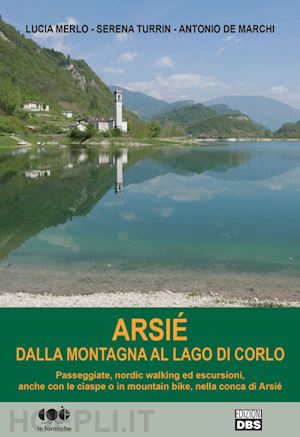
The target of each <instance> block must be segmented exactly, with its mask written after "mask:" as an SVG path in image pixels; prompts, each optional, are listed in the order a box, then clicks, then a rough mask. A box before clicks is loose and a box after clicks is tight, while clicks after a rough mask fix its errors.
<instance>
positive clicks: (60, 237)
mask: <svg viewBox="0 0 300 437" xmlns="http://www.w3.org/2000/svg"><path fill="white" fill-rule="evenodd" d="M38 238H39V239H40V240H42V241H46V242H47V243H48V244H51V245H52V246H59V247H62V248H64V249H67V250H69V251H70V252H77V251H78V250H79V246H78V244H76V243H75V241H74V240H73V238H72V237H70V236H69V235H66V234H58V233H57V234H47V233H42V234H40V235H38Z"/></svg>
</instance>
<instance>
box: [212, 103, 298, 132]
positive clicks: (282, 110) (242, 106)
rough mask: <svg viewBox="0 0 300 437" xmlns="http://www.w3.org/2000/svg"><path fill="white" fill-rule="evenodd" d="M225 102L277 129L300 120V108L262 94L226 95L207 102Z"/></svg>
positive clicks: (262, 123)
mask: <svg viewBox="0 0 300 437" xmlns="http://www.w3.org/2000/svg"><path fill="white" fill-rule="evenodd" d="M220 104H225V105H227V106H229V107H230V108H232V109H236V110H238V111H241V112H242V113H244V114H246V115H248V117H250V118H251V119H252V120H254V121H255V122H256V123H259V124H261V125H263V126H265V127H267V128H268V129H271V130H277V129H279V128H280V126H282V124H284V123H286V122H295V121H298V120H300V110H299V109H296V108H293V107H292V106H289V105H287V104H285V103H282V102H279V101H278V100H274V99H269V98H267V97H261V96H224V97H218V98H216V99H211V100H208V101H207V102H205V105H207V106H213V105H220Z"/></svg>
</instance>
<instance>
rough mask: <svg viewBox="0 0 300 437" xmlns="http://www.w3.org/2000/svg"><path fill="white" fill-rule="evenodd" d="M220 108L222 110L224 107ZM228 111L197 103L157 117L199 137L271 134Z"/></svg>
mask: <svg viewBox="0 0 300 437" xmlns="http://www.w3.org/2000/svg"><path fill="white" fill-rule="evenodd" d="M218 109H219V110H220V108H218ZM221 109H222V110H223V111H224V108H221ZM228 109H229V108H228ZM229 112H230V113H229V114H225V113H224V114H219V113H218V112H217V111H215V110H214V109H212V108H208V107H206V106H204V105H202V104H200V103H199V104H196V105H189V106H185V107H183V108H179V109H176V110H174V111H170V112H166V113H164V114H161V115H160V116H159V117H157V119H158V121H159V122H160V123H161V124H162V126H165V125H167V124H170V123H172V124H174V125H176V126H177V127H180V128H182V129H183V130H184V131H185V133H186V134H192V135H193V136H197V137H201V138H216V139H217V138H231V137H235V138H247V137H251V138H259V137H269V136H270V135H271V133H270V132H269V131H268V130H267V129H265V128H263V127H261V126H259V125H257V124H256V123H254V122H253V121H252V120H250V119H249V118H248V117H247V116H246V115H244V114H241V113H237V114H236V113H231V110H229Z"/></svg>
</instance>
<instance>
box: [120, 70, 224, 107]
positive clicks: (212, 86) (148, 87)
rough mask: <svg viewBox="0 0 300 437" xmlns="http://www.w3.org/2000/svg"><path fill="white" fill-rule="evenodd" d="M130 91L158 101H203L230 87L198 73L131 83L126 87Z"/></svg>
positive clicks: (173, 75)
mask: <svg viewBox="0 0 300 437" xmlns="http://www.w3.org/2000/svg"><path fill="white" fill-rule="evenodd" d="M124 87H125V88H128V89H129V90H130V91H140V92H142V93H145V94H148V95H150V96H152V97H155V98H157V99H165V100H168V101H174V100H179V99H192V100H196V99H199V100H203V99H204V98H208V97H211V94H212V93H213V92H214V91H217V90H226V89H228V88H230V86H229V85H227V84H225V83H224V82H222V81H220V80H218V79H216V78H215V77H214V76H207V75H203V74H197V73H181V74H172V75H170V76H163V75H157V76H156V77H155V78H154V79H152V80H148V81H138V82H130V83H127V84H125V85H124Z"/></svg>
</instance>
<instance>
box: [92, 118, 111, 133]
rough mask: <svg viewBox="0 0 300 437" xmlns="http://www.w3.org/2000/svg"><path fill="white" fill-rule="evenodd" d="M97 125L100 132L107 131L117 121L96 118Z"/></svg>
mask: <svg viewBox="0 0 300 437" xmlns="http://www.w3.org/2000/svg"><path fill="white" fill-rule="evenodd" d="M95 127H96V129H97V130H98V131H100V132H107V131H108V130H109V129H113V128H114V127H115V121H114V120H113V119H111V120H105V119H104V118H101V119H96V121H95Z"/></svg>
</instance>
